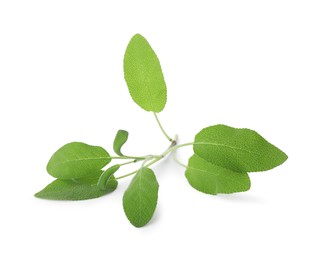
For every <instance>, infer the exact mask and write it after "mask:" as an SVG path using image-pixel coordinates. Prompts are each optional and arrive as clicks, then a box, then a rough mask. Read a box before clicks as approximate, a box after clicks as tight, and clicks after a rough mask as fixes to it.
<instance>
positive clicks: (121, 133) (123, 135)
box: [113, 130, 128, 156]
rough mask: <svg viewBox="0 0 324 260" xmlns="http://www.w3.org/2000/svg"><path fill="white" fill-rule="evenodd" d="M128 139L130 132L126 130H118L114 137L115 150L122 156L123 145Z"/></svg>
mask: <svg viewBox="0 0 324 260" xmlns="http://www.w3.org/2000/svg"><path fill="white" fill-rule="evenodd" d="M127 139H128V132H127V131H125V130H118V132H117V134H116V137H115V139H114V145H113V147H114V152H115V153H116V154H118V155H120V156H123V154H122V152H121V151H120V150H121V148H122V146H123V145H124V144H125V143H126V141H127Z"/></svg>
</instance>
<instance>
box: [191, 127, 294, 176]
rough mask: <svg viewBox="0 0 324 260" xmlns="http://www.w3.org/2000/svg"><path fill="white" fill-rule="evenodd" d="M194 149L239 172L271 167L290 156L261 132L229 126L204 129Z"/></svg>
mask: <svg viewBox="0 0 324 260" xmlns="http://www.w3.org/2000/svg"><path fill="white" fill-rule="evenodd" d="M194 151H195V153H196V154H197V155H199V156H200V157H201V158H203V159H205V160H206V161H208V162H210V163H213V164H215V165H218V166H221V167H224V168H227V169H230V170H232V171H236V172H258V171H266V170H270V169H272V168H274V167H276V166H278V165H280V164H282V163H284V162H285V161H286V160H287V158H288V157H287V155H286V154H285V153H284V152H282V151H281V150H279V149H278V148H277V147H275V146H274V145H272V144H270V143H269V142H268V141H266V140H265V139H264V138H263V137H262V136H260V135H259V134H258V133H257V132H255V131H253V130H249V129H238V128H233V127H229V126H225V125H215V126H210V127H207V128H204V129H203V130H201V131H200V132H199V133H198V134H197V135H196V138H195V142H194Z"/></svg>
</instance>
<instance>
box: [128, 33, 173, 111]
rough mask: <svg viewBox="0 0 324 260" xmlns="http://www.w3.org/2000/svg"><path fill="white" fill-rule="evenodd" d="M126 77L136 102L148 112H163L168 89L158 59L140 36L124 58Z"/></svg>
mask: <svg viewBox="0 0 324 260" xmlns="http://www.w3.org/2000/svg"><path fill="white" fill-rule="evenodd" d="M124 76H125V80H126V83H127V86H128V89H129V92H130V95H131V97H132V98H133V100H134V102H135V103H136V104H137V105H139V106H140V107H141V108H143V109H144V110H146V111H153V112H161V111H162V110H163V108H164V106H165V103H166V100H167V89H166V85H165V81H164V77H163V73H162V69H161V65H160V62H159V59H158V57H157V56H156V54H155V53H154V51H153V49H152V48H151V46H150V44H149V43H148V42H147V40H146V39H145V38H144V37H143V36H142V35H140V34H136V35H134V36H133V38H132V39H131V40H130V42H129V44H128V46H127V49H126V52H125V56H124Z"/></svg>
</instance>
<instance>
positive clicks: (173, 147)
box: [116, 136, 194, 180]
mask: <svg viewBox="0 0 324 260" xmlns="http://www.w3.org/2000/svg"><path fill="white" fill-rule="evenodd" d="M176 139H177V136H175V137H174V139H171V140H172V143H171V144H170V146H169V147H168V149H166V150H165V151H164V152H163V153H161V154H160V155H156V156H153V157H151V158H149V159H145V163H146V162H147V161H149V160H152V161H151V162H150V163H148V164H146V165H145V163H144V164H143V165H142V167H144V166H145V167H149V166H151V165H153V164H155V163H157V162H158V161H160V160H161V159H163V158H164V157H165V156H167V155H168V154H169V153H172V152H173V151H175V150H177V149H178V148H181V147H184V146H189V145H193V144H194V143H185V144H180V145H176V143H177V140H176ZM183 166H185V165H183ZM142 167H141V168H142ZM185 167H187V166H185ZM141 168H139V169H137V170H136V171H133V172H131V173H128V174H126V175H122V176H120V177H117V178H116V180H119V179H122V178H125V177H128V176H131V175H133V174H135V173H137V172H138V171H139V170H140V169H141Z"/></svg>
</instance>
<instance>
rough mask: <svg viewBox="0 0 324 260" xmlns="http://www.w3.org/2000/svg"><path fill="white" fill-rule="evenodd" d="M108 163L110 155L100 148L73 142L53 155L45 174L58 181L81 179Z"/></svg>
mask: <svg viewBox="0 0 324 260" xmlns="http://www.w3.org/2000/svg"><path fill="white" fill-rule="evenodd" d="M110 161H111V158H110V155H109V154H108V152H107V151H106V150H105V149H103V148H102V147H99V146H91V145H88V144H85V143H80V142H73V143H68V144H66V145H64V146H62V147H61V148H60V149H58V150H57V151H56V152H55V153H54V154H53V156H52V157H51V159H50V160H49V162H48V164H47V172H48V173H49V174H50V175H52V176H53V177H55V178H58V179H77V178H83V177H86V176H87V175H90V174H91V173H93V172H95V171H98V170H101V169H102V168H103V167H104V166H106V165H107V164H108V163H109V162H110Z"/></svg>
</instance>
